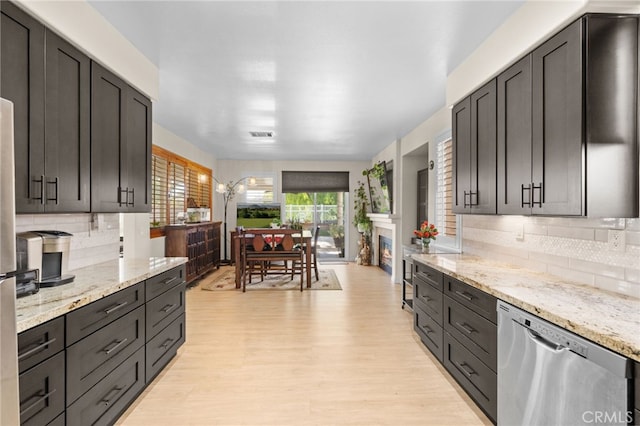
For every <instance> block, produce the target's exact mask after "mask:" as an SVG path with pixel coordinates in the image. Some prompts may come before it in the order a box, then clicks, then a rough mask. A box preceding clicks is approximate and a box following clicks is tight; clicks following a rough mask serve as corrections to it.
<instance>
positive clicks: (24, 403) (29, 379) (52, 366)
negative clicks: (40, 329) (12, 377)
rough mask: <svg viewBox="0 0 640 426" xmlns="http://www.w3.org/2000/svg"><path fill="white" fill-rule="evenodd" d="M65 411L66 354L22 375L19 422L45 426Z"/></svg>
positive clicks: (55, 357)
mask: <svg viewBox="0 0 640 426" xmlns="http://www.w3.org/2000/svg"><path fill="white" fill-rule="evenodd" d="M63 411H64V353H63V352H61V353H59V354H58V355H55V356H54V357H53V358H50V359H48V360H46V361H45V362H43V363H41V364H38V365H37V366H35V367H34V368H32V369H30V370H29V371H27V372H26V373H23V374H21V375H20V424H22V425H46V424H47V423H49V422H50V421H52V420H53V419H55V418H56V417H57V416H58V415H59V414H60V413H62V412H63Z"/></svg>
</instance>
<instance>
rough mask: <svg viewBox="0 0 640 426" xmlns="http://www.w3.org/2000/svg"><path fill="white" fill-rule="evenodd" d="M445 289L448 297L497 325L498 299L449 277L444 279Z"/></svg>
mask: <svg viewBox="0 0 640 426" xmlns="http://www.w3.org/2000/svg"><path fill="white" fill-rule="evenodd" d="M444 287H445V289H444V293H445V294H446V295H447V296H449V297H450V298H452V299H453V300H455V301H456V302H458V303H461V304H463V305H464V306H466V307H467V308H469V309H471V310H472V311H474V312H477V313H478V314H480V315H482V316H483V317H485V318H486V319H488V320H489V321H491V322H492V323H494V324H497V320H498V313H497V311H496V304H497V302H498V299H496V298H495V297H493V296H492V295H490V294H488V293H485V292H484V291H482V290H478V289H477V288H474V287H471V286H470V285H468V284H465V283H463V282H462V281H458V280H456V279H455V278H451V277H449V276H446V277H445V279H444Z"/></svg>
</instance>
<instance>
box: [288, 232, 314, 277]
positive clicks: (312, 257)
mask: <svg viewBox="0 0 640 426" xmlns="http://www.w3.org/2000/svg"><path fill="white" fill-rule="evenodd" d="M319 235H320V226H316V229H315V232H314V234H313V239H312V240H311V247H310V248H309V247H307V246H303V251H306V250H311V263H310V265H311V267H312V268H313V270H314V271H315V274H316V281H320V273H319V272H318V262H317V260H316V258H317V252H318V236H319ZM298 267H301V266H300V265H297V264H296V262H293V265H292V268H298ZM302 269H303V270H304V268H302ZM293 273H294V271H293V269H292V271H291V276H292V277H293Z"/></svg>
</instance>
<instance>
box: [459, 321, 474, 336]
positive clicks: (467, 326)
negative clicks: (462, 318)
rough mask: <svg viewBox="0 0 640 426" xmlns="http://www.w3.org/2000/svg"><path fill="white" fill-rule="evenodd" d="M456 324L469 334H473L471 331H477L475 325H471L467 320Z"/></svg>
mask: <svg viewBox="0 0 640 426" xmlns="http://www.w3.org/2000/svg"><path fill="white" fill-rule="evenodd" d="M456 325H457V326H458V327H460V328H461V329H463V330H464V331H465V332H467V334H471V333H474V332H475V331H476V330H475V329H474V328H473V327H471V326H470V325H469V324H467V323H466V322H465V323H462V324H460V323H459V322H456Z"/></svg>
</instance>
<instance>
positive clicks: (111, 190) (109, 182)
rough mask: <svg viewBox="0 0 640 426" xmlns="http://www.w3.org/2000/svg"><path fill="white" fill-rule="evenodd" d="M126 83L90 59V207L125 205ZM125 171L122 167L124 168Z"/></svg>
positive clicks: (119, 207)
mask: <svg viewBox="0 0 640 426" xmlns="http://www.w3.org/2000/svg"><path fill="white" fill-rule="evenodd" d="M127 89H128V88H127V85H126V84H125V83H124V82H123V81H122V80H120V79H119V78H118V77H116V76H115V75H113V74H112V73H110V72H109V71H107V70H105V69H104V68H102V67H101V66H100V65H98V64H96V63H95V62H92V63H91V92H92V95H91V211H92V212H103V213H105V212H120V211H125V208H126V198H127V194H126V183H125V184H124V185H123V183H124V182H126V175H125V174H126V173H123V170H122V168H121V164H122V163H121V159H122V158H123V157H124V156H126V152H124V149H125V145H124V144H125V139H124V137H125V131H126V128H125V125H124V118H125V117H126V111H125V109H126V106H127V105H126V102H125V100H126V94H127ZM125 172H126V171H125Z"/></svg>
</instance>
